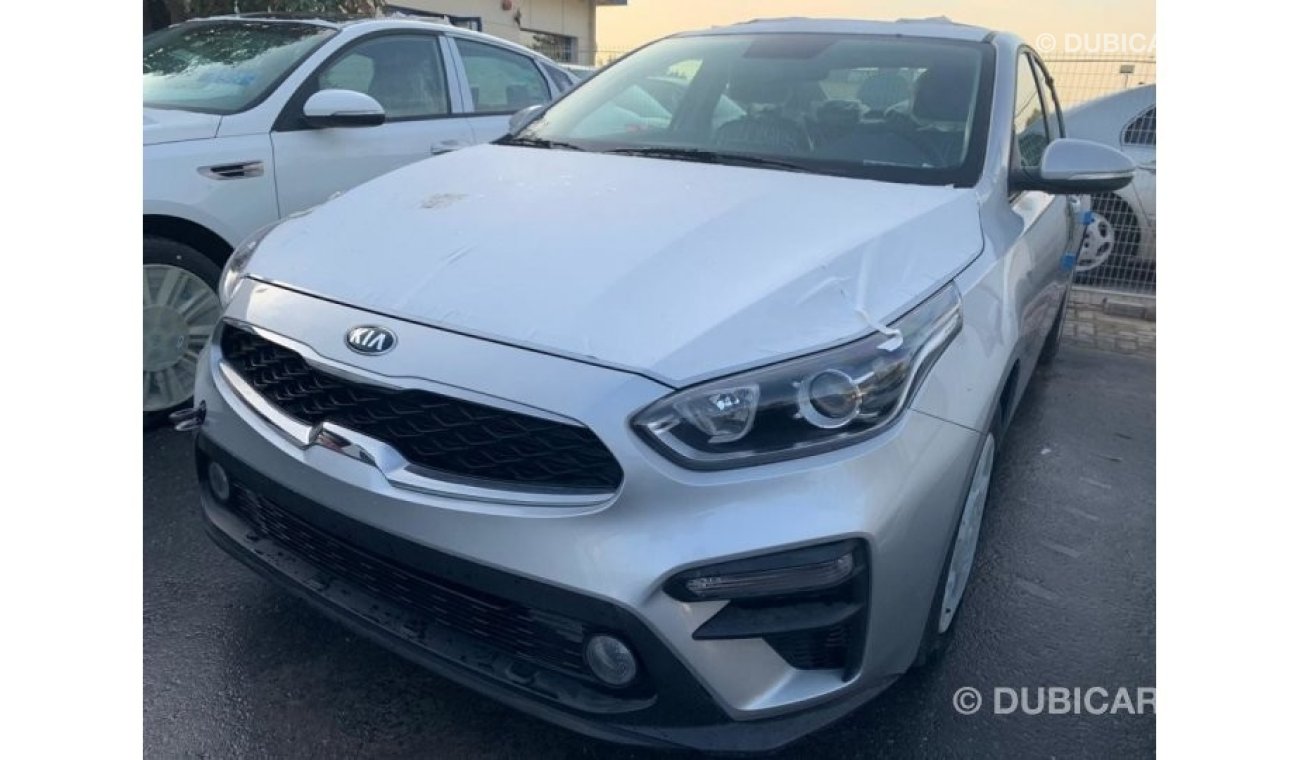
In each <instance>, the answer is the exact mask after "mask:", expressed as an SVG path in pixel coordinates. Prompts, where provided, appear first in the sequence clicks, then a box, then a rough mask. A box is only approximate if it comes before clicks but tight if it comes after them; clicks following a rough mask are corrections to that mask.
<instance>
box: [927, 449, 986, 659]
mask: <svg viewBox="0 0 1300 760" xmlns="http://www.w3.org/2000/svg"><path fill="white" fill-rule="evenodd" d="M994 448H995V447H994V443H993V435H992V434H989V435H987V436H985V438H984V448H983V449H981V450H980V458H979V461H978V462H977V463H976V464H975V475H974V476H973V477H972V478H971V483H970V490H969V491H968V492H967V493H966V503H965V504H964V505H963V506H962V510H961V522H960V523H959V524H958V525H957V540H956V541H954V542H953V546H952V560H951V561H949V563H948V578H947V580H945V581H944V586H943V606H942V607H941V608H940V609H939V633H944V632H946V631H947V630H948V626H950V625H952V619H953V616H954V615H956V614H957V607H958V606H959V605H960V604H961V598H962V595H963V594H965V593H966V582H967V581H969V580H970V571H971V568H972V567H974V565H975V547H976V545H977V544H979V538H980V524H981V523H983V521H984V504H985V502H987V501H988V496H989V484H990V483H991V482H992V480H993V453H994Z"/></svg>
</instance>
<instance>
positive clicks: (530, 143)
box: [496, 135, 586, 151]
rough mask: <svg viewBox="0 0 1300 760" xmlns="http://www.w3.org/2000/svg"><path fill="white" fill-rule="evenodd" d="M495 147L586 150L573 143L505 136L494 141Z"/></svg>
mask: <svg viewBox="0 0 1300 760" xmlns="http://www.w3.org/2000/svg"><path fill="white" fill-rule="evenodd" d="M496 144H497V145H519V146H522V147H525V148H546V149H548V150H550V149H555V148H559V149H561V150H578V151H583V150H586V148H579V147H578V146H577V145H574V144H573V143H567V142H560V141H559V140H545V139H543V138H540V137H511V136H510V135H506V136H505V137H502V138H501V139H500V140H497V141H496Z"/></svg>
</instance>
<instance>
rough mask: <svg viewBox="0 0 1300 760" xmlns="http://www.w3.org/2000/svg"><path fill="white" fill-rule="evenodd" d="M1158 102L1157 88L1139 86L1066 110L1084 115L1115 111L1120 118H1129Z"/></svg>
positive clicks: (1148, 85)
mask: <svg viewBox="0 0 1300 760" xmlns="http://www.w3.org/2000/svg"><path fill="white" fill-rule="evenodd" d="M1155 102H1156V86H1155V84H1154V83H1152V84H1143V85H1138V86H1137V87H1130V88H1128V89H1127V90H1120V91H1119V92H1113V93H1111V94H1110V95H1104V96H1102V97H1100V98H1093V99H1092V100H1089V101H1086V102H1083V103H1080V104H1079V105H1077V106H1073V107H1071V108H1067V109H1066V113H1071V114H1078V115H1084V114H1088V113H1091V112H1094V111H1098V112H1099V111H1112V110H1113V111H1114V112H1115V114H1116V115H1117V116H1119V117H1123V118H1128V117H1130V116H1132V114H1135V113H1137V112H1138V111H1141V110H1143V109H1145V108H1146V107H1147V106H1151V105H1154V104H1155Z"/></svg>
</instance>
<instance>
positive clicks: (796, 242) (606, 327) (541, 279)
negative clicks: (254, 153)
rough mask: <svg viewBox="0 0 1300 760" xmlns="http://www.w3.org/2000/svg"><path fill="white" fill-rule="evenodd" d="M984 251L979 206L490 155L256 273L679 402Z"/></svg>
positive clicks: (823, 340) (496, 149)
mask: <svg viewBox="0 0 1300 760" xmlns="http://www.w3.org/2000/svg"><path fill="white" fill-rule="evenodd" d="M981 245H982V235H981V231H980V226H979V218H978V209H977V205H976V200H975V197H974V194H973V191H970V190H961V189H955V188H951V187H924V186H912V185H898V184H889V183H883V182H873V181H868V180H860V179H848V178H840V177H827V176H821V175H813V174H800V173H793V172H787V171H780V170H772V169H756V168H748V167H743V168H742V167H731V166H718V165H713V164H699V163H687V162H682V161H671V160H664V159H654V158H640V157H629V156H613V155H600V154H593V153H578V152H573V151H566V150H541V149H537V148H523V147H506V146H496V145H484V146H479V147H476V148H469V149H465V150H461V151H457V152H455V153H450V154H447V155H445V156H440V157H437V158H433V159H428V160H425V161H422V162H420V163H417V164H413V165H410V166H408V167H406V168H403V169H399V170H397V171H395V172H392V173H390V174H387V175H385V176H383V177H380V178H379V179H376V180H374V181H372V182H369V183H367V184H365V185H362V186H360V187H358V188H355V189H353V190H351V191H349V192H347V193H344V194H343V195H341V196H339V197H337V198H335V199H334V200H331V201H330V202H328V203H326V204H324V205H322V206H320V207H317V209H316V210H315V211H313V212H312V213H310V214H308V215H306V216H302V217H300V218H297V219H292V220H290V221H289V222H286V223H285V224H282V225H281V226H280V227H278V228H276V229H275V231H274V232H272V233H271V234H270V235H268V236H267V237H266V238H265V239H264V240H263V242H262V244H261V245H260V246H259V250H258V253H257V255H256V256H255V257H254V258H253V260H252V262H251V265H250V271H249V273H250V274H251V275H252V276H254V277H255V278H258V279H262V280H265V281H268V282H273V283H277V284H281V285H285V286H288V287H292V288H295V289H298V290H301V291H304V292H307V293H313V294H318V295H322V296H325V297H328V298H331V299H334V300H337V301H340V302H345V303H348V304H351V305H354V306H359V307H361V308H364V309H369V310H372V311H375V312H380V313H384V314H388V315H391V316H394V317H399V318H402V319H406V320H410V321H415V322H419V323H422V324H426V325H430V326H434V327H439V328H445V329H450V330H455V331H458V332H463V333H468V334H471V335H477V336H482V337H487V338H491V339H493V340H497V341H502V342H506V343H511V344H514V345H519V346H524V347H527V348H531V349H536V350H542V351H546V352H549V353H554V354H559V355H563V356H569V357H575V358H581V359H582V360H585V361H591V362H596V363H600V364H603V365H606V366H611V367H616V368H620V369H626V370H632V371H636V372H638V373H641V374H644V375H647V376H650V377H653V378H655V379H657V380H660V381H661V382H665V383H667V384H670V385H676V386H680V385H684V384H688V383H691V382H694V381H697V380H702V379H705V378H707V377H712V376H716V375H720V374H724V373H727V372H730V371H733V370H736V369H741V368H744V367H748V366H755V365H759V364H765V363H769V362H771V361H774V360H777V359H780V358H783V357H787V356H795V355H798V354H803V353H807V352H809V351H812V350H815V349H817V348H821V347H826V346H830V345H833V344H836V343H839V342H843V341H845V340H848V339H851V338H854V337H857V336H862V335H866V334H869V333H871V332H874V331H875V330H876V329H878V328H879V326H880V325H881V324H883V323H885V322H886V321H887V320H889V319H892V318H893V317H895V316H897V315H898V314H899V313H901V312H902V311H903V310H904V309H906V308H910V306H912V305H913V304H915V303H917V302H918V300H920V299H921V298H922V297H924V296H926V295H928V294H930V293H932V292H934V291H935V290H936V289H938V288H939V287H940V286H941V285H943V284H944V283H945V282H947V281H948V280H950V279H951V278H952V277H953V276H954V275H955V274H956V273H957V272H958V271H960V270H961V269H962V268H964V267H965V266H966V265H967V264H968V263H969V262H970V261H971V260H972V259H973V258H974V257H975V256H976V255H978V253H979V251H980V249H981Z"/></svg>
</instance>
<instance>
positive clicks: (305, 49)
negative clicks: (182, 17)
mask: <svg viewBox="0 0 1300 760" xmlns="http://www.w3.org/2000/svg"><path fill="white" fill-rule="evenodd" d="M334 33H335V32H334V30H333V29H330V28H328V27H324V26H317V25H314V24H297V23H285V22H272V21H204V22H199V23H194V24H182V25H180V26H174V27H170V28H167V29H164V30H162V31H159V32H155V33H153V34H151V35H149V36H148V37H145V39H144V104H145V105H146V106H150V107H153V108H178V109H184V110H188V111H202V112H205V113H217V114H229V113H237V112H239V111H242V110H244V109H246V108H249V107H250V106H252V105H254V104H256V103H257V102H259V101H260V100H261V99H262V98H263V97H265V95H266V93H268V92H269V91H270V90H271V88H273V87H275V86H276V85H277V84H279V83H280V81H281V80H282V79H284V77H285V76H287V75H288V73H289V72H290V71H291V70H292V69H293V67H295V66H297V65H298V63H299V62H301V61H302V60H303V59H304V58H306V57H307V56H308V55H309V54H310V53H311V52H312V51H313V50H315V49H316V48H317V47H319V46H320V45H321V43H323V42H324V41H325V40H327V39H329V38H330V37H331V36H332V35H333V34H334Z"/></svg>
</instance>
